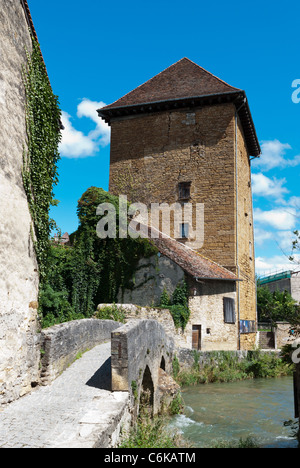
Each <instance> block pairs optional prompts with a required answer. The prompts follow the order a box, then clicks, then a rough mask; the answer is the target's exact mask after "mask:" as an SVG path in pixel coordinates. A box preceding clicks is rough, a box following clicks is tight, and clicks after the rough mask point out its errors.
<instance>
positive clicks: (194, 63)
mask: <svg viewBox="0 0 300 468" xmlns="http://www.w3.org/2000/svg"><path fill="white" fill-rule="evenodd" d="M183 59H186V60H189V62H191V63H192V64H193V65H196V67H198V68H201V70H203V71H204V72H205V73H207V74H208V75H210V76H212V77H213V78H215V79H216V80H218V81H220V82H221V83H223V84H225V85H226V86H229V88H232V89H234V90H236V91H242V89H240V88H236V87H235V86H231V85H230V84H229V83H227V82H226V81H224V80H222V79H221V78H219V77H218V76H217V75H214V74H213V73H211V72H210V71H209V70H206V68H204V67H201V65H198V63H196V62H193V60H191V59H189V58H188V57H184V58H183ZM183 59H181V60H183ZM179 61H180V60H179ZM174 65H175V64H174Z"/></svg>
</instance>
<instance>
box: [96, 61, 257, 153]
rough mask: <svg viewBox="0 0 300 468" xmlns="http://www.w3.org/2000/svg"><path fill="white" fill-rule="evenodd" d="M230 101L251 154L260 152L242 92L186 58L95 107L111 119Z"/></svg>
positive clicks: (108, 119)
mask: <svg viewBox="0 0 300 468" xmlns="http://www.w3.org/2000/svg"><path fill="white" fill-rule="evenodd" d="M224 102H225V103H226V102H232V103H234V104H235V106H236V109H237V111H238V114H239V117H240V120H241V123H242V125H243V130H244V134H245V138H246V142H247V146H248V150H249V154H250V155H251V156H259V155H260V153H261V150H260V145H259V142H258V139H257V135H256V131H255V127H254V124H253V120H252V116H251V112H250V109H249V105H248V101H247V98H246V93H245V91H243V90H241V89H239V88H235V87H233V86H230V85H229V84H227V83H225V81H223V80H221V79H220V78H217V77H216V76H214V75H213V74H212V73H210V72H208V71H206V70H205V69H204V68H202V67H200V66H199V65H197V64H196V63H194V62H192V61H191V60H189V59H188V58H186V57H185V58H183V59H181V60H179V61H178V62H176V63H175V64H173V65H171V66H170V67H168V68H167V69H166V70H164V71H162V72H161V73H159V74H158V75H156V76H154V77H153V78H151V79H150V80H149V81H147V82H146V83H144V84H142V85H141V86H138V87H137V88H136V89H134V90H133V91H131V92H130V93H128V94H126V95H125V96H123V97H121V98H120V99H118V100H117V101H115V102H114V103H112V104H110V105H108V106H106V107H103V108H102V109H99V110H98V113H99V116H100V117H102V118H103V119H104V120H105V121H106V122H107V123H110V122H111V119H112V118H116V117H122V116H126V115H137V114H142V113H146V112H159V111H163V110H166V109H180V108H184V107H189V108H190V107H196V106H205V105H214V104H219V103H224Z"/></svg>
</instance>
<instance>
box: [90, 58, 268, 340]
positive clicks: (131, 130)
mask: <svg viewBox="0 0 300 468" xmlns="http://www.w3.org/2000/svg"><path fill="white" fill-rule="evenodd" d="M98 113H99V116H100V117H102V118H103V119H104V120H105V121H106V122H107V123H109V124H110V125H111V130H112V137H111V165H110V191H111V192H112V193H114V194H116V195H118V194H121V193H122V194H125V195H127V196H128V199H129V200H130V201H132V202H137V201H138V202H143V203H146V204H147V205H148V206H150V204H151V203H169V204H172V203H174V202H178V203H181V204H184V203H187V202H189V203H192V204H193V205H194V204H196V203H201V204H204V243H203V246H202V247H201V249H200V250H199V253H201V254H202V255H204V256H206V257H207V258H209V259H210V260H212V261H214V262H216V263H218V264H220V265H222V266H223V267H225V268H227V269H228V270H230V271H232V272H233V273H235V274H236V275H237V277H238V278H239V279H240V281H239V282H238V283H237V298H238V300H237V302H238V303H237V316H238V318H239V322H238V323H239V324H240V323H241V321H243V320H250V321H256V287H255V266H254V240H253V216H252V192H251V168H250V161H251V158H252V157H258V156H259V155H260V152H261V151H260V146H259V142H258V139H257V135H256V131H255V127H254V124H253V121H252V117H251V113H250V109H249V105H248V102H247V98H246V94H245V92H244V91H242V90H241V89H238V88H234V87H232V86H230V85H228V84H227V83H225V82H224V81H222V80H221V79H219V78H217V77H215V76H214V75H212V74H211V73H209V72H208V71H206V70H204V69H203V68H201V67H200V66H198V65H197V64H195V63H194V62H192V61H191V60H189V59H187V58H183V59H182V60H180V61H179V62H177V63H175V64H174V65H172V66H170V67H169V68H167V69H166V70H164V71H163V72H161V73H159V74H158V75H156V76H155V77H154V78H152V79H150V80H149V81H147V82H146V83H144V84H142V85H141V86H139V87H138V88H136V89H135V90H133V91H131V92H130V93H129V94H127V95H125V96H124V97H122V98H121V99H119V100H118V101H116V102H114V103H113V104H111V105H109V106H106V107H104V108H102V109H100V110H99V111H98ZM181 237H183V238H185V237H186V238H188V229H187V230H186V233H184V234H182V235H181ZM180 241H181V242H185V239H180ZM254 336H255V335H241V336H240V341H241V343H240V347H241V348H244V347H249V346H250V345H252V344H253V343H243V340H244V341H245V340H248V341H249V340H251V339H252V340H253V339H254V338H253V337H254Z"/></svg>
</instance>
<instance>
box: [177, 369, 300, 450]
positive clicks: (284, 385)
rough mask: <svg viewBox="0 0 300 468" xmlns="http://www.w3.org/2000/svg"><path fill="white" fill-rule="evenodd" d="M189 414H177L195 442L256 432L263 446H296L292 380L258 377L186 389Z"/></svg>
mask: <svg viewBox="0 0 300 468" xmlns="http://www.w3.org/2000/svg"><path fill="white" fill-rule="evenodd" d="M182 396H183V399H184V403H185V406H186V407H185V414H183V415H177V416H175V417H174V418H173V419H172V421H171V423H170V426H171V427H172V428H176V429H177V430H178V431H179V432H180V433H181V434H182V435H183V437H184V438H186V439H188V440H189V441H190V442H191V444H192V446H193V447H213V446H215V445H216V443H217V442H220V441H222V442H224V441H229V442H232V441H238V440H239V439H240V438H243V439H245V438H246V437H248V436H251V437H253V438H255V439H256V441H257V442H258V443H259V445H260V446H261V447H263V448H297V447H298V442H297V441H296V440H295V439H293V438H292V437H291V428H289V427H285V426H284V421H287V420H291V419H293V420H294V395H293V379H292V378H291V377H282V378H277V379H254V380H245V381H241V382H232V383H221V384H219V383H213V384H208V385H198V386H195V387H187V388H183V389H182Z"/></svg>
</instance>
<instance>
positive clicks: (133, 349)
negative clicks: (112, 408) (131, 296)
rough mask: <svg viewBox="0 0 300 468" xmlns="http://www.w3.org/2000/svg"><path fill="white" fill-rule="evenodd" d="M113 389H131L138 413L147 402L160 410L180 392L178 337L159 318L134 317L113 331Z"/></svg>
mask: <svg viewBox="0 0 300 468" xmlns="http://www.w3.org/2000/svg"><path fill="white" fill-rule="evenodd" d="M111 349H112V355H111V369H112V391H116V392H120V391H121V392H124V391H125V392H129V393H130V395H131V400H132V402H133V407H134V408H135V410H136V414H138V413H139V407H140V404H141V403H142V404H147V405H148V406H150V407H151V412H152V413H153V414H157V413H158V412H159V411H160V409H161V407H162V405H163V404H168V403H169V401H168V399H169V400H172V398H173V397H174V392H175V393H176V384H175V385H174V382H172V380H171V379H170V377H168V374H169V375H170V374H172V360H173V357H174V353H175V345H174V340H173V339H172V338H171V337H170V336H168V335H167V334H166V333H165V330H164V328H163V326H162V325H160V324H159V323H158V322H157V321H156V320H130V321H129V322H128V323H126V324H125V325H123V326H121V327H120V328H118V329H117V330H114V331H113V332H112V338H111Z"/></svg>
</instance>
